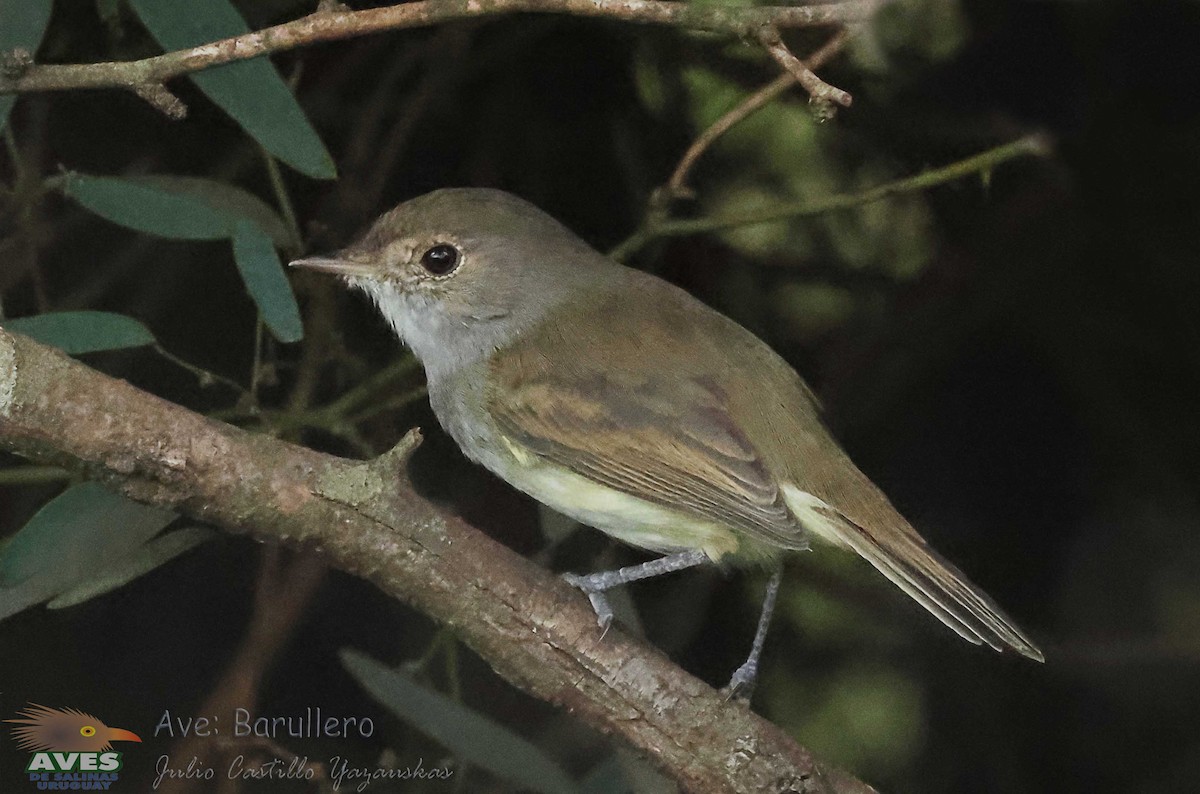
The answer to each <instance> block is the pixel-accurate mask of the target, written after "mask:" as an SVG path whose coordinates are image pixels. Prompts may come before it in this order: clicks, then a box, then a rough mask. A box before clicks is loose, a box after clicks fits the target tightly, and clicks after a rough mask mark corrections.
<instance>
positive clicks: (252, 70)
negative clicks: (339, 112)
mask: <svg viewBox="0 0 1200 794" xmlns="http://www.w3.org/2000/svg"><path fill="white" fill-rule="evenodd" d="M129 4H130V6H132V7H133V9H134V11H135V12H136V13H137V15H138V17H139V18H140V19H141V20H142V23H143V24H144V25H145V26H146V28H147V29H148V30H149V31H150V34H151V35H152V36H154V38H155V39H157V40H158V43H159V44H161V45H162V46H163V47H164V48H165V49H167V50H179V49H184V48H186V47H195V46H197V45H200V44H206V43H208V42H211V41H217V40H219V39H224V38H228V37H230V36H237V35H240V34H242V33H248V32H249V31H250V29H249V28H248V27H247V26H246V22H245V20H243V19H242V17H241V15H240V14H238V12H237V9H236V8H234V7H233V4H232V3H230V2H229V0H186V2H181V0H129ZM191 79H192V80H194V81H195V82H196V85H198V86H200V90H202V91H203V92H204V93H205V94H207V95H208V97H209V99H211V100H212V101H213V102H215V103H216V104H217V105H218V106H219V107H220V108H221V109H222V110H224V111H225V112H226V113H228V114H229V115H230V116H231V117H232V118H233V119H234V121H236V122H237V123H238V124H240V125H241V126H242V129H244V130H245V131H246V132H247V133H249V135H250V136H251V137H252V138H254V139H255V140H256V141H258V142H259V143H261V144H262V145H263V148H265V149H266V150H267V151H269V152H271V153H272V154H274V155H275V156H276V157H278V158H279V159H280V160H282V161H284V162H285V163H287V164H288V165H290V166H292V167H293V168H295V169H296V170H297V171H300V172H301V173H304V174H308V175H309V176H311V177H314V178H317V179H333V178H334V177H336V176H337V171H336V169H335V168H334V165H333V158H331V157H330V156H329V152H327V151H326V150H325V146H324V144H322V143H321V139H320V138H319V137H317V133H316V131H314V130H313V128H312V125H311V124H309V123H308V119H307V118H306V117H305V115H304V111H303V110H301V109H300V105H299V104H298V103H297V102H296V98H295V97H293V96H292V92H291V91H290V90H288V87H287V84H286V83H284V82H283V78H281V77H280V76H279V72H277V71H276V70H275V67H274V66H273V65H272V64H271V62H270V61H269V60H267V59H266V58H256V59H254V60H250V61H240V62H237V63H231V64H227V65H225V66H218V67H216V68H213V69H209V70H208V71H204V72H197V73H195V74H192V75H191Z"/></svg>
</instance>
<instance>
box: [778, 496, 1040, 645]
mask: <svg viewBox="0 0 1200 794" xmlns="http://www.w3.org/2000/svg"><path fill="white" fill-rule="evenodd" d="M789 496H790V497H791V498H789V504H790V506H791V507H792V508H793V510H796V512H797V514H798V517H799V518H800V520H801V522H802V523H804V524H805V526H806V527H808V528H810V529H812V530H813V531H814V532H816V533H817V534H818V535H820V536H822V537H823V538H824V539H826V540H829V541H832V542H834V543H836V544H838V545H843V546H848V547H849V548H851V549H853V550H854V551H856V552H858V554H859V555H860V556H862V557H863V558H865V559H866V560H867V562H869V563H871V565H873V566H874V567H875V568H876V569H877V570H878V571H879V572H880V573H882V574H883V575H884V576H886V577H887V578H888V579H890V580H891V581H892V583H894V584H895V585H896V586H897V587H899V588H900V589H901V590H903V591H904V592H905V593H907V594H908V595H909V596H911V597H912V598H913V599H914V600H915V601H916V602H917V603H919V604H920V605H921V606H923V607H925V609H927V610H929V612H930V613H931V614H933V616H934V617H936V618H937V619H938V620H940V621H942V622H943V623H945V624H946V625H947V626H949V627H950V628H951V629H953V630H954V631H955V632H956V633H957V634H958V635H959V636H961V637H962V638H963V639H965V640H967V641H969V642H972V643H975V644H976V645H979V644H982V643H986V644H987V645H989V646H990V647H992V648H993V649H995V650H997V651H1000V650H1003V649H1004V648H1011V649H1012V650H1014V651H1016V652H1017V653H1020V654H1021V655H1023V656H1027V657H1029V658H1030V659H1033V660H1035V661H1038V662H1044V661H1045V660H1046V659H1045V657H1044V656H1043V655H1042V652H1041V651H1040V650H1038V648H1037V646H1036V645H1034V644H1033V641H1032V640H1030V639H1029V638H1028V637H1027V636H1025V634H1024V633H1022V631H1021V630H1020V629H1019V628H1017V627H1016V625H1015V624H1014V623H1013V621H1012V620H1011V619H1010V618H1009V617H1008V616H1007V615H1005V614H1004V612H1003V610H1001V609H1000V607H999V606H997V605H996V602H995V601H993V600H992V599H991V598H990V597H989V596H988V595H987V594H986V593H984V592H983V591H982V590H980V589H979V588H978V587H976V586H975V585H973V584H971V582H970V581H969V580H968V579H967V577H966V576H965V575H964V574H963V572H962V571H960V570H958V568H956V567H955V566H954V565H953V564H951V563H949V562H947V561H946V560H945V559H943V558H942V557H941V555H939V554H938V553H937V552H935V551H934V550H933V549H931V548H930V547H929V545H928V544H926V543H925V541H924V540H922V539H921V537H920V536H919V535H917V534H916V532H914V531H912V530H911V529H910V528H908V526H907V524H904V525H903V527H902V528H887V529H884V530H883V531H872V530H871V529H868V528H867V527H863V526H860V525H859V524H858V523H856V522H855V521H853V520H852V519H850V518H848V517H847V516H846V515H845V514H843V513H841V512H840V511H838V510H836V509H835V508H833V507H830V506H829V505H827V504H825V502H823V501H822V500H820V499H818V498H817V497H814V496H812V495H811V494H805V493H802V492H798V493H793V494H789ZM897 518H898V519H899V516H898V514H897ZM899 520H900V521H903V519H899Z"/></svg>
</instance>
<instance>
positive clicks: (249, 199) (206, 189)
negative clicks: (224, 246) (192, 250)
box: [122, 174, 293, 248]
mask: <svg viewBox="0 0 1200 794" xmlns="http://www.w3.org/2000/svg"><path fill="white" fill-rule="evenodd" d="M122 179H123V181H125V182H131V183H133V184H135V185H143V186H145V187H150V188H154V189H156V190H161V191H163V192H165V193H172V194H174V195H177V196H184V197H188V198H193V199H196V200H197V201H200V202H202V203H203V204H205V205H207V206H208V208H209V209H212V210H216V211H217V212H219V213H221V214H222V215H226V216H228V217H229V230H230V234H231V235H232V229H233V226H234V224H236V223H237V219H239V218H244V219H245V220H248V221H253V222H254V223H255V224H257V225H258V227H259V228H260V229H262V230H263V231H264V232H266V233H267V234H268V235H270V237H271V239H272V240H273V241H274V242H275V245H276V246H278V247H280V248H284V247H286V246H288V245H291V244H292V242H293V240H292V235H291V233H290V232H289V231H288V227H287V224H285V223H284V222H283V219H282V218H280V217H279V213H277V212H276V211H275V210H273V209H272V208H271V205H269V204H267V202H265V201H263V200H262V199H260V198H259V197H258V196H256V195H254V194H253V193H248V192H246V191H245V190H242V189H241V188H240V187H234V186H233V185H229V184H226V183H224V182H217V181H215V180H212V179H204V178H203V177H198V176H170V175H166V174H148V175H145V176H127V177H122Z"/></svg>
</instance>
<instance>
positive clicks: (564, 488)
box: [480, 444, 740, 560]
mask: <svg viewBox="0 0 1200 794" xmlns="http://www.w3.org/2000/svg"><path fill="white" fill-rule="evenodd" d="M506 446H508V447H509V451H510V452H511V453H512V455H511V457H510V456H507V455H506V456H487V457H490V458H493V459H492V460H487V459H482V460H481V461H480V462H481V463H483V464H484V465H485V466H487V467H488V468H490V469H492V471H494V472H495V473H496V474H497V475H499V476H500V477H501V478H502V479H504V480H505V481H507V482H508V483H509V484H510V485H512V486H513V487H515V488H518V489H520V490H522V491H524V492H525V493H527V494H529V495H530V496H532V497H533V498H534V499H536V500H538V501H539V502H541V503H542V504H544V505H546V506H547V507H551V508H553V509H555V510H557V511H558V512H560V513H562V514H563V515H566V516H570V517H571V518H573V519H575V520H576V521H579V522H581V523H584V524H587V525H588V526H591V527H595V528H596V529H598V530H600V531H601V532H604V533H605V534H606V535H610V536H612V537H614V538H616V539H617V540H619V541H621V542H622V543H628V544H629V545H631V546H637V547H638V548H642V549H648V550H650V551H657V552H663V553H668V552H673V551H682V550H684V549H701V550H702V551H703V552H704V553H705V554H706V555H707V556H708V557H709V558H710V559H712V560H719V559H721V558H722V557H724V556H726V555H730V554H737V552H738V551H739V545H740V544H739V541H738V536H737V535H736V534H735V533H734V532H733V530H731V529H729V528H728V527H725V526H722V525H720V524H716V523H714V522H711V521H706V520H705V519H703V518H698V517H696V516H692V515H689V514H687V513H684V512H682V511H678V510H672V509H671V508H669V507H665V506H663V505H658V504H654V503H653V502H649V501H646V500H645V499H640V498H638V497H636V496H631V495H629V494H627V493H624V492H623V491H618V490H617V489H615V488H610V487H608V486H607V485H602V484H600V483H597V482H595V481H594V480H590V479H588V478H587V477H584V476H583V475H581V474H576V473H575V472H573V471H570V470H568V469H566V468H563V467H561V466H558V465H555V464H553V463H548V462H546V461H544V460H542V459H540V458H538V457H537V456H535V455H532V454H531V453H529V452H527V451H525V450H522V449H519V448H513V447H512V446H511V444H508V445H506ZM501 457H503V458H507V460H504V461H503V462H501V460H499V458H501Z"/></svg>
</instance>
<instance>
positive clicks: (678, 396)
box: [291, 188, 1043, 694]
mask: <svg viewBox="0 0 1200 794" xmlns="http://www.w3.org/2000/svg"><path fill="white" fill-rule="evenodd" d="M291 264H292V266H294V267H304V268H309V269H312V270H318V271H323V272H327V273H333V274H336V275H339V276H342V277H343V278H344V279H345V281H346V282H347V283H348V284H349V285H351V286H353V287H356V288H358V289H361V290H362V291H364V292H365V293H366V294H367V295H369V296H370V297H371V299H372V300H373V301H374V302H375V304H376V306H378V308H379V311H380V312H381V313H382V315H383V317H384V318H385V319H386V320H387V322H388V323H389V324H390V325H391V327H392V328H393V329H394V330H395V332H396V334H397V335H398V336H399V337H400V339H401V340H402V341H403V342H404V343H405V344H407V345H408V347H409V348H411V349H412V351H413V353H414V354H415V355H416V356H417V358H418V359H420V361H421V363H422V364H423V366H424V368H425V373H426V377H427V380H428V384H429V399H430V403H431V405H432V407H433V410H434V413H435V414H436V415H437V418H438V421H439V423H440V424H441V425H442V427H443V428H444V429H445V430H446V431H447V432H448V433H449V434H450V436H451V437H452V438H453V439H454V440H455V441H456V442H457V444H458V446H459V447H460V448H461V449H462V451H463V452H464V453H465V454H466V455H467V457H468V458H470V459H472V460H474V461H476V462H477V463H480V464H482V465H483V466H485V467H487V468H488V469H490V470H491V471H492V472H494V473H495V474H497V475H498V476H499V477H500V478H502V479H504V480H505V481H507V482H508V483H509V484H511V485H513V486H515V487H516V488H518V489H520V490H522V491H524V492H526V493H528V494H530V495H531V496H533V498H535V499H537V500H538V501H540V502H542V503H543V504H546V505H548V506H550V507H552V508H554V509H555V510H557V511H559V512H561V513H564V514H566V515H568V516H570V517H572V518H575V519H577V520H578V521H580V522H582V523H584V524H588V525H590V526H593V527H595V528H597V529H600V530H601V531H603V532H605V533H607V534H609V535H611V536H612V537H614V538H617V539H618V540H621V541H623V542H625V543H628V544H630V545H633V546H636V547H639V548H642V549H645V550H648V551H652V552H657V553H660V554H662V555H664V556H662V557H660V558H658V559H655V560H651V561H649V562H646V563H642V564H640V565H632V566H628V567H626V568H622V569H620V570H617V571H606V572H601V573H593V574H587V575H575V574H568V575H567V577H566V578H567V580H568V581H569V582H571V583H572V584H573V585H575V586H576V587H578V588H579V589H581V590H582V591H583V592H584V593H586V594H587V595H588V597H589V599H590V600H591V603H592V606H593V608H594V610H595V612H596V615H597V619H598V622H599V623H600V625H601V626H603V627H605V628H607V626H608V624H609V622H610V621H611V620H612V610H611V608H610V607H609V605H608V602H607V600H606V599H605V596H604V593H605V591H607V590H609V589H611V588H613V587H616V586H619V585H623V584H626V583H628V582H632V581H636V580H639V579H644V578H648V577H650V576H656V575H659V574H663V573H668V572H672V571H678V570H682V569H684V568H690V567H693V566H696V565H700V564H704V563H709V562H713V563H734V564H741V565H751V566H753V565H759V566H764V567H767V568H768V569H771V570H772V571H773V574H772V576H771V579H770V581H769V583H768V587H767V594H766V598H765V599H764V605H763V610H762V616H761V617H760V619H759V624H758V630H757V632H756V634H755V638H754V643H753V646H752V649H751V653H750V657H749V658H748V659H747V661H746V663H745V664H743V665H742V666H741V667H739V668H738V670H737V671H736V672H735V673H734V676H733V678H732V680H731V681H730V685H729V688H730V690H731V691H732V692H734V693H739V694H744V692H745V691H747V690H748V689H749V688H750V686H751V685H752V683H753V681H754V677H755V674H756V672H757V669H758V663H759V656H760V655H761V651H762V645H763V642H764V640H765V637H766V632H767V627H768V625H769V623H770V619H771V612H772V610H773V608H774V603H775V598H776V594H777V591H778V588H779V583H780V577H781V571H782V566H781V558H782V556H783V555H784V554H785V553H787V552H790V551H797V550H803V549H807V548H809V542H810V539H816V540H819V541H824V542H826V543H828V544H832V545H834V546H838V547H842V548H845V549H850V550H853V551H855V552H857V553H858V554H859V555H861V556H862V557H864V558H865V559H866V560H867V561H868V562H870V563H871V565H873V566H875V568H877V569H878V570H879V571H880V572H881V573H883V575H884V576H886V577H887V578H888V579H890V580H891V581H892V582H894V583H895V584H896V585H897V586H899V587H900V589H902V590H903V591H904V592H906V593H907V594H908V595H910V596H912V597H913V598H914V599H916V600H917V602H918V603H920V604H921V605H922V606H923V607H925V608H926V609H927V610H929V611H930V612H931V613H932V614H933V615H934V616H936V617H937V618H938V619H939V620H941V621H942V622H943V623H945V624H946V625H947V626H949V627H950V628H951V629H953V630H954V631H956V632H957V633H958V634H959V635H961V636H962V637H963V638H965V639H967V640H969V641H970V642H973V643H976V644H979V643H986V644H988V645H989V646H991V647H992V648H994V649H996V650H1001V649H1003V648H1011V649H1013V650H1015V651H1017V652H1018V653H1021V654H1023V655H1025V656H1027V657H1029V658H1031V659H1036V660H1038V661H1043V656H1042V653H1041V652H1040V651H1039V650H1038V649H1037V648H1036V647H1035V645H1034V644H1033V642H1032V641H1030V639H1029V638H1028V637H1026V636H1025V634H1023V633H1022V632H1021V631H1020V630H1019V629H1018V628H1017V627H1016V626H1015V625H1014V624H1013V622H1012V621H1011V620H1010V619H1009V618H1008V617H1006V616H1005V615H1004V613H1003V612H1002V611H1001V610H1000V609H999V607H997V606H996V604H995V603H994V602H993V601H992V600H991V599H990V598H989V597H988V596H987V595H986V594H984V593H983V592H982V591H981V590H979V589H978V588H977V587H975V586H974V585H972V584H971V583H970V582H969V581H967V579H966V577H965V576H964V575H963V574H962V573H961V572H960V571H959V570H958V569H957V568H955V567H954V566H953V565H951V564H950V563H948V562H946V561H945V560H944V559H942V558H941V557H940V556H939V555H938V554H937V553H936V552H935V551H933V550H932V549H931V548H930V547H929V546H928V544H926V542H925V541H924V540H923V539H922V538H921V536H920V535H918V534H917V532H916V530H914V529H913V527H912V526H911V525H910V524H909V523H908V522H907V521H906V520H905V519H904V518H903V517H902V516H901V515H900V514H899V513H898V512H897V511H896V509H895V508H894V507H892V505H891V503H890V502H888V500H887V498H886V497H885V496H884V495H883V493H881V492H880V491H879V489H878V488H876V487H875V485H874V484H872V483H871V481H870V480H868V479H867V477H866V476H865V475H864V474H863V473H862V472H860V471H859V470H858V469H857V468H856V467H855V466H854V464H853V463H852V462H851V461H850V459H849V457H848V456H847V455H846V454H845V452H843V451H842V449H841V448H840V447H839V446H838V444H837V442H836V441H835V440H834V438H833V436H832V435H831V434H830V433H829V431H828V430H827V429H826V427H825V425H824V424H823V422H822V419H821V411H820V407H819V404H818V401H817V399H816V398H815V396H814V395H813V393H812V391H811V390H810V389H809V388H808V386H807V385H806V384H805V383H804V381H803V380H802V379H801V378H800V376H799V375H797V374H796V372H795V371H794V370H793V369H792V368H791V367H790V366H788V364H787V363H786V362H785V361H784V360H783V359H782V358H780V357H779V356H778V355H777V354H776V353H775V352H774V351H772V350H771V349H770V348H769V347H768V346H767V345H766V344H765V343H764V342H762V341H761V340H759V339H758V338H757V337H755V336H754V335H753V334H751V333H750V332H749V331H747V330H745V329H744V328H742V327H741V326H739V325H738V324H736V323H735V322H733V321H732V320H730V319H729V318H727V317H725V316H723V315H721V314H719V313H718V312H716V311H714V310H712V309H710V308H709V307H707V306H705V305H704V304H703V303H701V302H699V301H697V300H696V299H694V298H692V297H691V296H690V295H688V294H687V293H686V292H684V291H683V290H681V289H679V288H677V287H675V286H673V285H671V284H668V283H666V282H665V281H662V280H661V279H659V278H656V277H655V276H652V275H650V274H647V273H644V272H641V271H638V270H634V269H632V268H628V267H625V266H624V265H621V264H619V263H617V262H615V261H613V260H611V259H609V258H607V257H605V256H604V255H602V254H600V253H599V252H597V251H595V250H594V249H592V248H591V247H589V246H588V245H587V244H586V243H585V242H583V241H582V240H581V239H579V238H578V237H576V236H575V235H574V234H573V233H571V232H570V231H569V230H567V229H566V228H565V227H564V226H562V225H561V224H559V223H558V222H557V221H555V220H554V219H553V218H551V217H550V216H548V215H546V214H545V213H543V212H542V211H541V210H539V209H538V208H537V207H535V206H533V205H532V204H529V203H528V202H526V201H524V200H522V199H519V198H517V197H516V196H513V195H511V194H508V193H505V192H502V191H498V190H485V189H471V188H458V189H445V190H438V191H435V192H433V193H429V194H426V195H424V196H420V197H418V198H415V199H412V200H410V201H408V202H405V203H403V204H401V205H400V206H398V207H396V208H395V209H393V210H391V211H390V212H388V213H386V214H385V215H383V216H382V217H381V218H379V219H378V220H377V221H376V222H375V224H374V225H373V226H372V227H371V228H370V229H369V230H368V231H367V233H366V234H365V235H364V236H363V237H362V239H360V240H359V241H358V242H356V243H354V244H352V245H351V246H350V247H348V248H346V249H345V250H343V251H341V252H340V253H338V254H337V255H335V256H332V257H326V258H310V259H302V260H298V261H295V262H292V263H291Z"/></svg>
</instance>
